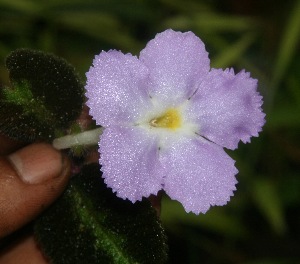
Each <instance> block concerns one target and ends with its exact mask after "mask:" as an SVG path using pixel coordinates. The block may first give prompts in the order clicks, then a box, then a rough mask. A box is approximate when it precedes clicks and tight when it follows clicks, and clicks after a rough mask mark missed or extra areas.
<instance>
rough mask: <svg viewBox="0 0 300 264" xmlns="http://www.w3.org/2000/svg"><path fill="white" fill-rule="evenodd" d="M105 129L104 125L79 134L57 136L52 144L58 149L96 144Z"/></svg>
mask: <svg viewBox="0 0 300 264" xmlns="http://www.w3.org/2000/svg"><path fill="white" fill-rule="evenodd" d="M103 129H104V128H103V127H100V128H96V129H93V130H89V131H84V132H82V133H79V134H74V135H67V136H63V137H60V138H56V139H54V140H53V142H52V145H53V147H54V148H56V149H67V148H71V147H74V146H79V145H95V144H97V143H98V142H99V137H100V135H101V134H102V132H103Z"/></svg>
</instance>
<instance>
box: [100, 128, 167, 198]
mask: <svg viewBox="0 0 300 264" xmlns="http://www.w3.org/2000/svg"><path fill="white" fill-rule="evenodd" d="M99 146H100V153H101V157H100V164H101V165H102V168H101V170H102V172H103V178H104V179H105V183H106V184H107V186H108V187H110V188H112V189H113V191H114V192H117V196H119V197H121V198H123V199H126V198H128V199H129V200H130V201H132V202H135V201H137V200H141V199H142V197H143V196H144V197H148V196H149V195H150V194H157V192H158V191H159V190H160V189H162V186H161V182H162V169H161V165H160V164H159V162H158V143H157V140H156V137H155V136H153V135H150V134H148V133H147V132H146V131H145V130H144V129H142V128H139V127H120V126H111V127H109V128H107V129H105V130H104V133H103V134H102V136H101V140H100V143H99Z"/></svg>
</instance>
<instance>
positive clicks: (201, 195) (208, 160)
mask: <svg viewBox="0 0 300 264" xmlns="http://www.w3.org/2000/svg"><path fill="white" fill-rule="evenodd" d="M161 163H162V165H163V166H164V168H165V171H166V175H165V179H164V183H165V186H164V190H165V191H166V193H167V194H168V195H169V196H170V197H171V198H172V199H175V200H178V201H179V202H181V203H182V205H183V206H184V208H185V210H186V211H187V212H190V211H192V212H194V213H196V214H199V213H205V212H206V211H207V210H208V209H209V208H210V206H213V205H224V204H226V203H227V202H228V201H229V199H230V196H232V195H233V191H234V190H235V189H236V188H235V184H236V183H237V181H236V179H235V177H234V175H235V174H236V173H237V172H238V171H237V169H236V168H235V167H234V160H232V159H231V158H230V157H229V156H228V155H227V154H226V153H225V151H224V150H223V149H222V148H221V147H220V146H218V145H215V144H213V143H211V142H209V141H207V140H204V139H201V138H200V137H199V138H198V139H196V138H195V139H185V140H183V141H177V142H174V143H173V146H172V147H171V148H168V149H166V150H165V152H163V153H161Z"/></svg>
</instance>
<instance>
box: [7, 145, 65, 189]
mask: <svg viewBox="0 0 300 264" xmlns="http://www.w3.org/2000/svg"><path fill="white" fill-rule="evenodd" d="M8 158H9V160H10V161H11V163H12V165H13V166H14V168H15V170H16V171H17V173H18V175H19V177H20V178H21V180H22V181H24V182H26V183H29V184H39V183H42V182H46V181H48V180H50V179H53V178H56V177H59V176H60V175H62V174H63V172H64V169H65V168H64V167H65V166H64V164H65V163H64V162H63V161H64V158H63V156H62V154H61V152H59V151H57V150H56V149H54V148H53V147H52V146H51V145H47V144H33V145H29V146H27V147H25V148H22V149H20V150H18V151H16V152H14V153H13V154H11V155H10V156H9V157H8Z"/></svg>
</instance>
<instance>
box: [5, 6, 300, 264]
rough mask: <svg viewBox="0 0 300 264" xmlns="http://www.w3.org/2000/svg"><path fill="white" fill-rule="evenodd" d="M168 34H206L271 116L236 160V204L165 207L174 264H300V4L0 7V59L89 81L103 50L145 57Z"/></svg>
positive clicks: (222, 63)
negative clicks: (57, 64) (63, 69)
mask: <svg viewBox="0 0 300 264" xmlns="http://www.w3.org/2000/svg"><path fill="white" fill-rule="evenodd" d="M166 28H173V29H175V30H182V31H187V30H191V31H193V32H194V33H195V34H197V35H198V36H199V37H200V38H201V39H202V40H203V41H204V42H205V43H206V48H207V50H208V51H209V53H210V58H211V60H212V66H213V67H224V68H225V67H230V66H234V68H235V69H236V71H239V70H241V69H243V68H245V69H246V70H247V71H250V72H251V74H252V76H253V77H255V78H257V79H258V80H259V89H260V92H261V93H262V94H263V95H264V101H265V103H264V110H265V111H266V113H267V123H266V125H265V127H264V131H263V132H262V133H261V134H260V137H259V138H255V139H253V140H252V143H251V144H250V145H242V144H241V145H240V148H239V149H238V150H237V151H234V152H230V153H229V154H230V155H231V156H232V157H233V158H234V159H236V160H237V162H236V166H237V167H238V169H239V171H240V173H239V174H238V176H237V178H238V181H239V184H238V186H237V187H238V188H237V191H236V192H235V196H234V197H233V198H232V200H231V201H230V203H229V204H228V205H227V206H225V207H215V208H212V209H211V210H210V211H209V212H208V213H207V214H206V215H200V216H195V215H192V214H186V213H185V212H184V211H183V209H182V207H181V206H180V205H179V204H178V203H176V202H174V201H170V200H169V199H168V198H165V199H164V200H163V208H162V220H163V224H164V225H165V227H166V229H167V232H168V235H169V244H170V259H171V261H170V263H208V264H209V263H212V264H221V263H222V264H223V263H224V264H225V263H243V264H283V263H300V227H299V224H300V169H299V163H300V140H299V135H300V49H299V40H300V1H298V0H286V1H284V3H283V2H281V1H270V0H266V1H258V0H257V1H255V0H252V1H251V0H245V1H238V0H223V1H217V0H215V1H213V0H185V1H183V0H84V1H83V0H73V1H67V0H52V1H46V0H27V1H26V0H23V1H22V0H0V59H1V60H2V61H3V62H4V59H5V57H6V56H7V55H8V54H9V53H10V52H11V51H12V50H15V49H17V48H21V47H22V48H24V47H27V48H32V49H40V50H44V51H47V52H53V53H55V54H56V55H58V56H61V57H64V58H65V59H67V60H68V61H69V62H71V63H72V64H73V65H74V66H75V67H76V68H77V70H78V71H79V73H80V75H81V76H82V78H83V79H84V78H85V77H84V73H85V72H86V71H87V70H88V69H89V66H90V65H91V62H92V59H93V57H94V55H95V54H98V53H99V52H100V51H101V50H108V49H118V50H122V51H123V52H131V53H133V54H138V53H139V51H140V50H141V49H142V48H143V47H144V45H145V44H146V42H147V41H148V40H150V39H152V38H153V37H154V35H155V34H156V33H158V32H161V31H163V30H164V29H166ZM0 80H1V82H2V83H4V84H7V82H8V73H7V71H6V70H5V68H4V63H2V64H1V66H0Z"/></svg>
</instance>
